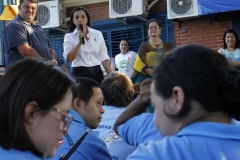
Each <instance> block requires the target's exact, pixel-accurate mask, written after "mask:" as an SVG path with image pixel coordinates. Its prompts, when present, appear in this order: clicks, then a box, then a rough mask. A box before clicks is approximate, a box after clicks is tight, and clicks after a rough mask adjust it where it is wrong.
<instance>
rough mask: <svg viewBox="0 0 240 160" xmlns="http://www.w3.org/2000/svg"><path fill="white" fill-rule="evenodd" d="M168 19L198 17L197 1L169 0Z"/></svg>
mask: <svg viewBox="0 0 240 160" xmlns="http://www.w3.org/2000/svg"><path fill="white" fill-rule="evenodd" d="M167 13H168V19H182V18H187V17H197V16H198V2H197V0H167Z"/></svg>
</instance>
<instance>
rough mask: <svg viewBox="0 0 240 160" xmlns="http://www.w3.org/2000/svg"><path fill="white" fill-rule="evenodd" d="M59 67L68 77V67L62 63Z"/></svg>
mask: <svg viewBox="0 0 240 160" xmlns="http://www.w3.org/2000/svg"><path fill="white" fill-rule="evenodd" d="M61 67H62V69H63V70H64V71H65V72H66V74H67V75H69V76H70V72H69V70H68V67H67V66H66V65H65V64H64V63H63V64H62V65H61Z"/></svg>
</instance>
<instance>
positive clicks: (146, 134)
mask: <svg viewBox="0 0 240 160" xmlns="http://www.w3.org/2000/svg"><path fill="white" fill-rule="evenodd" d="M153 118H154V113H143V114H141V115H138V116H136V117H133V118H131V119H130V120H128V121H127V122H125V123H124V124H122V125H120V126H119V127H118V135H119V136H120V137H121V138H122V139H123V140H125V141H126V142H127V143H128V144H130V145H133V146H138V145H139V144H141V143H144V144H146V143H148V142H149V141H150V140H154V141H156V140H161V139H162V138H163V136H162V134H161V133H160V132H159V131H158V129H157V127H156V126H155V124H154V121H153Z"/></svg>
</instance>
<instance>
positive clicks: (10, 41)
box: [4, 15, 52, 68]
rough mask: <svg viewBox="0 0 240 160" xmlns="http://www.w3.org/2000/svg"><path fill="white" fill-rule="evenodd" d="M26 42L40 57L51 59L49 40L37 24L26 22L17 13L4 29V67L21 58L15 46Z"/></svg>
mask: <svg viewBox="0 0 240 160" xmlns="http://www.w3.org/2000/svg"><path fill="white" fill-rule="evenodd" d="M23 44H28V45H29V46H30V47H32V48H33V49H34V50H35V51H36V52H37V53H38V54H39V55H40V56H41V57H42V58H44V59H46V60H51V59H52V56H51V53H50V49H49V48H51V46H50V42H49V40H48V38H47V36H46V34H45V32H44V31H43V29H42V28H41V27H40V26H39V25H35V24H34V23H32V24H28V23H27V22H25V21H24V20H23V19H22V18H21V17H20V16H19V15H17V17H16V18H15V19H13V20H11V21H10V22H9V23H8V25H7V26H6V27H5V29H4V47H5V62H6V67H7V68H8V67H10V66H11V65H12V64H14V63H15V62H16V61H18V60H20V59H22V58H23V56H22V55H21V54H20V53H19V52H18V50H17V46H19V45H23Z"/></svg>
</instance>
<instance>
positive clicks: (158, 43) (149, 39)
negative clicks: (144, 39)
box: [149, 39, 161, 45]
mask: <svg viewBox="0 0 240 160" xmlns="http://www.w3.org/2000/svg"><path fill="white" fill-rule="evenodd" d="M149 42H151V43H152V44H154V45H159V44H160V43H161V40H160V41H159V42H157V43H155V42H153V41H151V39H149Z"/></svg>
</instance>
